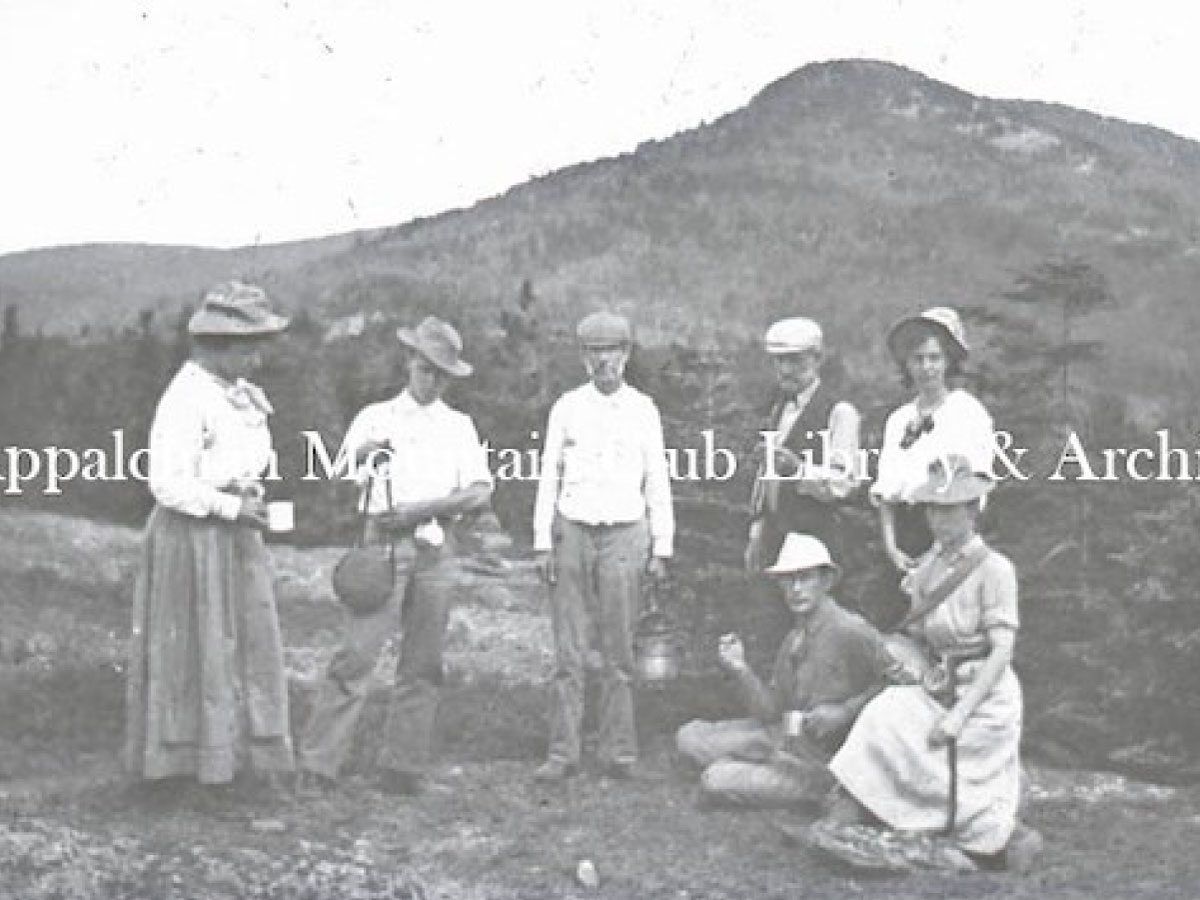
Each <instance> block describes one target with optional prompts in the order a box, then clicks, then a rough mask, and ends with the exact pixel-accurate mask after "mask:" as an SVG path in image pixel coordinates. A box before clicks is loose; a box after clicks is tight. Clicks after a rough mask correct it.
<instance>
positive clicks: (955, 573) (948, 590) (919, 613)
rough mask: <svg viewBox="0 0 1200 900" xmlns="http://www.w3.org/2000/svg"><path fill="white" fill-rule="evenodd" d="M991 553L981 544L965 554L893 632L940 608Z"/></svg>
mask: <svg viewBox="0 0 1200 900" xmlns="http://www.w3.org/2000/svg"><path fill="white" fill-rule="evenodd" d="M991 552H992V550H991V548H990V547H988V546H987V544H981V545H980V546H979V547H977V548H975V550H973V551H972V552H971V553H969V554H967V556H965V557H964V558H963V559H962V560H961V562H960V564H959V565H957V566H955V567H954V568H952V569H951V570H950V572H949V574H947V575H946V577H945V578H943V579H942V580H941V581H939V582H938V584H937V586H936V587H935V588H934V589H933V590H931V591H930V592H929V593H927V594H924V595H922V596H921V597H920V599H919V600H918V602H917V605H916V606H914V607H913V608H912V609H911V610H909V612H908V615H906V616H905V617H904V618H903V619H902V620H901V621H900V624H899V625H897V626H896V628H895V630H896V631H903V630H904V629H905V628H907V627H908V626H909V625H911V624H912V623H913V622H915V621H917V620H918V619H923V618H924V617H925V616H927V615H929V614H930V613H931V612H933V611H934V610H935V609H937V608H938V607H939V606H941V605H942V604H943V603H944V602H945V601H946V598H947V597H949V596H950V595H951V594H953V593H954V592H955V591H956V590H958V588H959V586H960V585H961V584H962V583H963V582H964V581H966V580H967V576H969V575H970V574H971V573H972V572H974V571H975V570H976V569H978V568H979V567H980V566H981V565H983V561H984V560H985V559H987V558H988V555H989V554H990V553H991Z"/></svg>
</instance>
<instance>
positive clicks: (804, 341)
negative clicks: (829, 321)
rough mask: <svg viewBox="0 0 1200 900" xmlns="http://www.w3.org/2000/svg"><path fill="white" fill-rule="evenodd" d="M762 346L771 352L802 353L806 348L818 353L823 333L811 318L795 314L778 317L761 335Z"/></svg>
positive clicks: (822, 340) (822, 344) (821, 345)
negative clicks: (791, 316) (782, 317)
mask: <svg viewBox="0 0 1200 900" xmlns="http://www.w3.org/2000/svg"><path fill="white" fill-rule="evenodd" d="M763 346H764V347H765V348H766V350H767V352H768V353H771V354H780V353H803V352H804V351H806V350H816V351H817V352H818V353H819V352H820V351H821V349H822V347H823V346H824V335H823V334H822V333H821V326H820V325H818V324H817V323H816V322H814V321H813V320H812V319H806V318H804V317H803V316H796V317H794V318H791V319H780V320H779V321H778V322H776V323H775V324H773V325H772V326H771V327H770V328H768V329H767V333H766V334H765V335H763Z"/></svg>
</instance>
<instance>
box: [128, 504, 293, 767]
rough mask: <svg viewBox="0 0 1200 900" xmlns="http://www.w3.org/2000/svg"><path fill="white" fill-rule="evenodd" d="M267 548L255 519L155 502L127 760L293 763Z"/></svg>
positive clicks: (138, 604) (134, 648) (135, 638)
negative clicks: (204, 515) (240, 521)
mask: <svg viewBox="0 0 1200 900" xmlns="http://www.w3.org/2000/svg"><path fill="white" fill-rule="evenodd" d="M272 581H273V576H272V568H271V559H270V556H269V554H268V553H267V549H266V547H265V546H264V545H263V541H262V536H261V535H260V534H259V533H258V532H257V531H256V530H254V529H253V528H247V527H244V526H240V525H235V524H233V523H231V522H227V521H224V520H219V519H212V518H209V519H197V518H194V517H192V516H185V515H182V514H180V513H177V512H174V511H172V510H169V509H166V508H164V507H162V506H158V507H156V508H155V509H154V512H153V513H151V515H150V520H149V522H148V523H147V525H146V532H145V536H144V538H143V547H142V567H141V572H140V574H139V576H138V580H137V587H136V589H135V592H134V600H133V627H132V634H131V636H130V652H129V676H128V681H127V686H126V711H125V720H126V734H125V763H126V766H127V768H128V770H129V771H130V773H131V774H133V775H135V776H137V777H141V778H165V777H168V776H173V775H186V776H194V777H195V778H197V779H198V780H199V781H200V782H202V783H207V784H220V783H224V782H228V781H230V780H232V779H233V776H234V774H235V772H237V771H238V770H239V769H240V768H243V767H246V766H249V767H250V768H252V769H254V770H258V771H264V772H265V771H289V770H291V769H292V766H293V757H292V744H291V734H290V731H289V727H288V703H287V679H286V676H285V674H284V669H283V641H282V637H281V635H280V630H279V619H278V616H277V615H276V611H275V597H274V589H273V584H272Z"/></svg>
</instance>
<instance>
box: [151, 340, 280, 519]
mask: <svg viewBox="0 0 1200 900" xmlns="http://www.w3.org/2000/svg"><path fill="white" fill-rule="evenodd" d="M271 412H272V409H271V404H270V403H269V402H268V401H267V399H266V395H264V394H263V392H262V391H261V390H260V389H259V388H258V387H256V386H254V385H252V384H250V383H249V382H245V381H241V380H239V381H238V382H236V383H233V384H231V383H229V382H227V381H225V380H224V379H222V378H219V377H218V376H216V375H214V374H212V373H211V372H209V371H208V370H207V369H205V368H203V367H202V366H200V365H199V364H197V363H195V362H192V361H189V362H186V363H184V364H183V367H182V368H180V370H179V371H178V372H177V373H176V374H175V377H174V378H173V379H172V380H171V383H170V384H169V385H168V386H167V389H166V391H164V392H163V395H162V398H161V399H160V400H159V401H158V408H157V409H156V410H155V413H154V422H153V424H152V425H151V427H150V492H151V493H152V494H153V495H154V499H155V500H157V501H158V502H159V503H160V504H162V505H163V506H165V507H167V508H168V509H173V510H175V511H176V512H181V513H184V514H185V515H189V516H197V517H200V518H203V517H205V516H210V515H215V516H219V517H221V518H223V519H229V520H233V519H236V518H237V516H238V513H239V512H240V511H241V506H242V501H241V497H240V495H239V493H238V492H239V491H240V490H242V489H244V488H246V487H248V486H250V485H251V484H254V483H256V482H257V481H258V479H259V478H261V477H262V475H263V473H264V472H265V471H266V470H267V467H268V466H269V465H270V464H271V458H272V454H271V432H270V431H269V430H268V428H267V416H268V415H269V414H270V413H271Z"/></svg>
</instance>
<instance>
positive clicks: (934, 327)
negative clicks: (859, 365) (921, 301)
mask: <svg viewBox="0 0 1200 900" xmlns="http://www.w3.org/2000/svg"><path fill="white" fill-rule="evenodd" d="M931 331H932V332H936V333H937V334H939V335H941V336H942V337H944V338H946V340H947V341H948V342H949V346H950V349H951V351H953V352H957V353H958V354H959V355H961V356H962V357H963V358H966V357H967V356H968V355H970V352H971V351H970V348H969V347H968V346H967V333H966V331H965V330H964V329H963V324H962V319H960V318H959V317H958V313H956V312H955V311H954V310H952V309H951V308H950V307H948V306H934V307H931V308H929V309H927V310H925V311H924V312H922V313H919V314H917V315H915V316H905V317H904V318H903V319H901V320H900V321H899V322H897V323H896V324H895V325H893V326H892V327H891V330H889V331H888V337H887V345H888V350H890V351H891V354H892V357H893V358H895V359H896V360H897V361H898V362H903V361H904V360H903V358H902V353H903V348H904V347H906V346H908V345H909V341H910V340H911V338H912V337H914V336H916V335H919V334H923V333H928V332H931Z"/></svg>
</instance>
